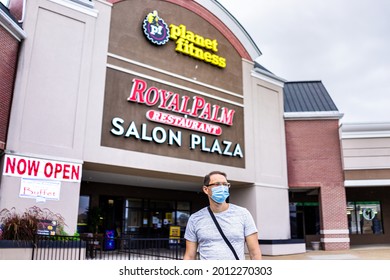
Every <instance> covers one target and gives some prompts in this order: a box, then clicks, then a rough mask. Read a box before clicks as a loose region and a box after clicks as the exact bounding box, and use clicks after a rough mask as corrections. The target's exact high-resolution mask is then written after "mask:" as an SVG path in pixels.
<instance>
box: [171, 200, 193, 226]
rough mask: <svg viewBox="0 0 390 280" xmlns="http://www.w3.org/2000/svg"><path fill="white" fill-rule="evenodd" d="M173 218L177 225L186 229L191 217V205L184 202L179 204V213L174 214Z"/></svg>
mask: <svg viewBox="0 0 390 280" xmlns="http://www.w3.org/2000/svg"><path fill="white" fill-rule="evenodd" d="M173 216H174V219H175V221H176V224H177V225H178V226H180V227H181V228H185V227H186V226H187V222H188V219H189V217H190V203H189V202H184V201H179V202H177V211H175V212H174V213H173Z"/></svg>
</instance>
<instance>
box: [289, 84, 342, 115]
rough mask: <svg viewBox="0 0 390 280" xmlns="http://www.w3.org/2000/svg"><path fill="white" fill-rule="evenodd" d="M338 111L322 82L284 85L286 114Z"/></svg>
mask: <svg viewBox="0 0 390 280" xmlns="http://www.w3.org/2000/svg"><path fill="white" fill-rule="evenodd" d="M335 111H338V109H337V107H336V105H335V104H334V102H333V100H332V98H331V97H330V95H329V93H328V91H327V90H326V88H325V87H324V85H323V84H322V82H321V81H304V82H286V83H285V84H284V112H285V113H291V112H335Z"/></svg>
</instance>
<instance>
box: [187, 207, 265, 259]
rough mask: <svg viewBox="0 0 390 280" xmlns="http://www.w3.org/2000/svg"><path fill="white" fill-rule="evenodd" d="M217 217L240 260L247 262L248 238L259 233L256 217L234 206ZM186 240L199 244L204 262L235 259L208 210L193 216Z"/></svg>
mask: <svg viewBox="0 0 390 280" xmlns="http://www.w3.org/2000/svg"><path fill="white" fill-rule="evenodd" d="M214 215H215V217H216V219H217V221H218V223H219V225H220V226H221V228H222V231H223V232H224V234H225V236H226V238H227V239H228V240H229V241H230V243H231V244H232V246H233V248H234V250H235V251H236V253H237V255H238V257H239V258H240V260H244V259H245V253H244V250H245V247H244V246H245V237H246V236H248V235H251V234H253V233H256V232H257V228H256V225H255V223H254V221H253V218H252V215H251V214H250V213H249V211H248V210H247V209H245V208H243V207H240V206H237V205H234V204H231V203H229V208H228V209H227V210H226V211H223V212H221V213H214ZM184 238H185V239H186V240H188V241H192V242H197V243H198V250H199V254H200V259H202V260H235V258H234V255H233V253H232V251H231V250H230V248H229V246H228V245H227V244H226V242H225V241H224V240H223V238H222V236H221V234H220V233H219V231H218V229H217V227H216V225H215V224H214V222H213V219H212V218H211V216H210V213H209V211H208V210H207V207H205V208H203V209H201V210H199V211H198V212H196V213H194V214H192V215H191V216H190V218H189V220H188V223H187V227H186V231H185V234H184Z"/></svg>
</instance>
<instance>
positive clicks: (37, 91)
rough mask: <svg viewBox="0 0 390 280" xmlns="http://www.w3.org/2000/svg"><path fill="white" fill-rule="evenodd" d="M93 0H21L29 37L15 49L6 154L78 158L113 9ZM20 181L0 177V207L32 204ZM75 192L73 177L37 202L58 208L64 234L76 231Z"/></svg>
mask: <svg viewBox="0 0 390 280" xmlns="http://www.w3.org/2000/svg"><path fill="white" fill-rule="evenodd" d="M94 3H95V8H94V9H90V8H86V7H83V6H81V5H79V4H75V3H73V2H69V1H55V0H54V1H46V0H37V1H35V0H31V1H28V2H27V7H26V17H25V22H24V24H23V28H24V30H25V32H26V33H27V38H26V40H25V41H24V43H23V45H22V48H21V53H20V59H19V65H18V72H17V78H16V86H15V91H14V100H13V105H12V112H11V118H10V125H9V133H8V140H7V147H6V152H7V153H14V154H18V155H22V156H27V157H28V156H33V157H38V158H41V159H48V160H61V161H68V162H75V163H82V162H83V150H84V145H85V139H86V138H85V125H86V117H87V112H86V111H87V109H88V108H87V104H88V99H89V98H91V97H93V94H94V92H93V91H94V90H95V88H94V86H95V83H97V84H98V85H99V86H100V88H102V86H103V85H102V84H101V83H100V84H99V82H100V81H101V80H104V70H105V56H104V55H103V56H102V53H106V50H107V44H108V25H109V19H110V9H111V5H110V4H108V3H107V2H103V1H95V2H94ZM99 69H100V70H102V71H100V73H99ZM99 74H100V76H99ZM101 74H103V76H102V75H101ZM20 181H21V178H18V177H6V176H3V178H2V180H1V188H0V208H1V209H2V208H11V207H16V208H17V209H18V210H19V211H23V210H25V209H26V208H28V207H30V206H32V205H35V204H36V203H35V200H34V199H26V198H19V197H18V191H19V188H20ZM79 191H80V184H79V183H77V182H76V183H69V182H62V184H61V196H60V200H59V201H47V202H45V203H43V204H40V205H38V206H39V207H41V208H49V209H50V210H51V211H53V212H56V213H60V214H61V215H62V216H63V217H64V218H65V222H66V224H67V227H66V228H65V231H66V232H67V233H69V234H73V233H74V232H75V231H76V222H77V211H78V196H79Z"/></svg>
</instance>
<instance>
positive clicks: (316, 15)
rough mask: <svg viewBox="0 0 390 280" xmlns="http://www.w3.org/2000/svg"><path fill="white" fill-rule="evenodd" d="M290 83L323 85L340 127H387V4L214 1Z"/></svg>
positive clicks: (380, 0)
mask: <svg viewBox="0 0 390 280" xmlns="http://www.w3.org/2000/svg"><path fill="white" fill-rule="evenodd" d="M218 1H219V2H220V3H221V4H222V5H223V6H224V7H225V8H226V9H227V10H228V11H229V12H230V13H231V14H232V15H233V16H234V17H235V18H236V19H237V20H238V21H239V22H240V23H241V25H242V26H243V27H244V28H245V29H246V31H247V32H248V33H249V35H250V36H251V37H252V39H253V40H254V42H255V43H256V44H257V46H258V47H259V49H260V50H261V52H262V56H260V58H259V59H258V60H257V61H258V62H259V63H260V64H261V65H263V66H264V67H266V68H267V69H268V70H270V71H271V72H273V73H274V74H275V75H277V76H279V77H281V78H284V79H286V80H288V81H307V80H321V81H322V82H323V84H324V85H325V88H326V89H327V90H328V92H329V94H330V95H331V97H332V99H333V100H334V102H335V103H336V106H337V107H338V109H339V111H340V112H341V113H344V117H343V118H342V119H341V122H342V123H356V122H390V1H389V0H218Z"/></svg>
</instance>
